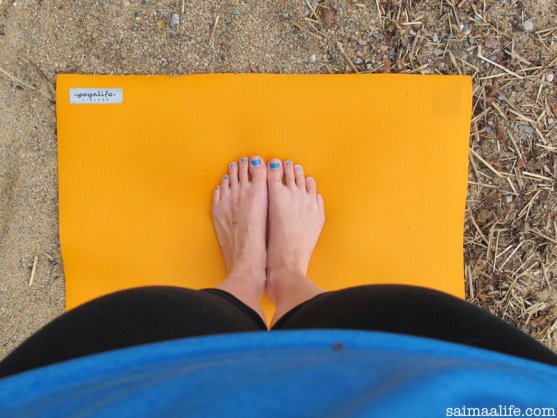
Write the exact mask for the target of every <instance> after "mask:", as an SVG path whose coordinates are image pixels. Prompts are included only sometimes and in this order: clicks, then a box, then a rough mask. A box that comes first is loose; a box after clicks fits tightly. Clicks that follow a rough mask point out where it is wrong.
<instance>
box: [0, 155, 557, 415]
mask: <svg viewBox="0 0 557 418" xmlns="http://www.w3.org/2000/svg"><path fill="white" fill-rule="evenodd" d="M331 169H332V170H335V169H342V168H341V167H331ZM227 171H228V172H227V174H225V175H223V177H222V179H221V181H220V184H219V185H217V186H216V188H215V189H214V191H213V195H212V209H211V213H212V219H213V223H214V227H215V231H216V235H217V238H218V241H219V244H220V247H221V249H222V253H223V257H224V262H225V266H226V278H225V279H224V280H223V282H222V283H221V284H220V285H219V286H218V288H211V289H202V290H192V289H187V288H180V287H173V286H147V287H140V288H134V289H128V290H124V291H121V292H115V293H112V294H110V295H106V296H103V297H100V298H97V299H95V300H92V301H90V302H88V303H86V304H84V305H81V306H79V307H77V308H75V309H73V310H71V311H69V312H66V313H65V314H63V315H62V316H60V317H59V318H57V319H55V320H54V321H52V322H51V323H50V324H47V325H46V326H45V327H43V328H42V329H41V330H39V331H38V332H37V333H35V334H34V335H33V336H31V337H30V338H29V339H27V340H26V341H25V342H24V343H23V344H21V345H20V346H19V347H18V348H16V349H15V350H14V351H13V352H12V353H11V354H10V355H9V356H8V357H7V358H6V359H5V360H4V361H3V362H1V363H0V377H6V376H11V375H14V374H17V373H20V372H23V371H26V370H31V369H33V368H37V367H41V366H45V365H50V364H55V363H58V362H62V361H64V360H68V359H74V358H79V357H84V356H89V355H91V354H95V353H102V352H108V351H111V350H116V349H119V348H123V347H130V346H137V345H140V344H145V343H153V342H160V341H168V340H176V339H182V338H192V337H200V336H208V335H212V334H229V335H230V334H231V333H232V334H235V333H248V334H249V333H251V332H261V331H268V329H267V326H266V318H265V315H264V313H263V310H262V308H261V306H260V300H261V298H262V296H263V293H264V292H265V290H266V291H267V293H268V295H269V297H270V299H271V301H272V302H273V303H274V304H275V306H276V312H275V315H274V317H273V318H272V321H271V327H270V329H271V331H276V330H308V331H309V330H324V329H328V330H364V331H370V332H375V333H377V334H373V333H372V334H370V335H383V337H381V338H386V337H385V335H391V337H390V338H393V337H392V335H393V334H394V335H399V336H400V338H402V336H415V337H425V338H426V340H427V341H428V343H427V344H434V345H435V344H441V343H442V342H451V343H456V344H458V345H459V347H461V348H460V349H463V350H464V349H465V347H476V348H481V349H484V350H489V351H490V352H492V353H495V352H498V353H503V354H507V355H510V356H515V357H518V358H521V359H529V360H533V361H534V362H538V363H543V364H545V365H552V366H556V365H557V355H555V353H553V352H552V351H551V350H549V349H547V348H546V347H544V346H543V345H542V344H540V343H539V342H537V341H536V340H534V339H533V338H531V337H529V336H528V335H526V334H525V333H523V332H522V331H520V330H519V329H518V328H516V327H514V326H512V325H510V324H507V323H505V322H504V321H502V320H500V319H498V318H496V317H495V316H493V315H491V314H490V313H488V312H487V311H485V310H483V309H480V308H479V307H476V306H474V305H472V304H470V303H467V302H465V301H462V300H460V299H458V298H456V297H454V296H451V295H449V294H446V293H443V292H439V291H436V290H433V289H428V288H424V287H418V286H405V285H366V286H355V287H350V288H347V289H342V290H337V291H326V290H324V289H321V288H320V287H318V286H317V285H315V283H313V282H312V281H311V280H310V278H308V277H307V269H308V265H309V262H310V258H311V254H312V252H313V250H314V248H315V246H316V244H317V241H318V239H319V235H320V233H321V230H322V228H323V226H324V224H325V206H324V199H323V196H322V195H321V194H320V193H318V192H317V184H316V182H315V180H314V179H313V178H311V177H306V176H305V175H304V169H303V167H302V166H301V165H300V164H295V163H294V162H293V161H290V160H286V161H284V163H283V162H282V161H281V160H279V159H277V158H273V159H271V160H269V162H268V163H265V161H264V160H263V158H262V157H261V156H259V155H253V156H251V157H249V158H248V157H242V158H240V160H239V162H231V163H230V164H229V165H228V170H227ZM354 175H357V172H355V173H354ZM267 222H268V241H267ZM401 256H402V255H401ZM384 333H390V334H384ZM270 334H271V335H273V334H274V333H273V332H271V333H270ZM236 335H237V336H238V337H237V338H240V335H243V337H242V338H244V337H245V334H236ZM297 335H298V337H297V338H301V337H300V336H299V334H297ZM229 338H230V339H233V338H236V337H234V336H233V335H231V336H230V337H229ZM245 338H247V337H245ZM378 338H379V337H378ZM192 341H194V340H193V339H192ZM227 341H232V340H227ZM293 341H294V340H293ZM424 344H425V343H424ZM339 347H341V348H340V349H342V344H341V345H340V346H339ZM114 353H117V351H114ZM393 355H394V354H393ZM422 355H425V354H423V353H422ZM493 355H494V354H493ZM432 356H434V353H433V354H432ZM284 364H285V365H286V364H288V362H286V363H284ZM446 364H448V363H446ZM285 367H286V366H285ZM0 389H1V387H0ZM0 392H1V390H0ZM455 406H458V405H455Z"/></svg>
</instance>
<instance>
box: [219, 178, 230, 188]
mask: <svg viewBox="0 0 557 418" xmlns="http://www.w3.org/2000/svg"><path fill="white" fill-rule="evenodd" d="M229 177H230V176H229V175H228V174H225V175H224V176H222V180H221V182H220V191H221V193H226V191H228V189H229V188H230V178H229Z"/></svg>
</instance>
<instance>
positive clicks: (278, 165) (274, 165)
mask: <svg viewBox="0 0 557 418" xmlns="http://www.w3.org/2000/svg"><path fill="white" fill-rule="evenodd" d="M269 167H271V168H279V167H280V163H271V164H269Z"/></svg>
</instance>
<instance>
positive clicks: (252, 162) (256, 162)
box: [251, 160, 261, 167]
mask: <svg viewBox="0 0 557 418" xmlns="http://www.w3.org/2000/svg"><path fill="white" fill-rule="evenodd" d="M260 164H261V160H252V161H251V165H253V166H255V167H257V166H258V165H260Z"/></svg>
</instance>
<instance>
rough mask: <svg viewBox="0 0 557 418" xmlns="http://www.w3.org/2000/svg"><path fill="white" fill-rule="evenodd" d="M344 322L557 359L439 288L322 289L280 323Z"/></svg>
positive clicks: (291, 325)
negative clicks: (329, 290) (323, 291)
mask: <svg viewBox="0 0 557 418" xmlns="http://www.w3.org/2000/svg"><path fill="white" fill-rule="evenodd" d="M308 328H328V329H332V328H341V329H361V330H370V331H383V332H392V333H399V334H409V335H416V336H420V337H427V338H435V339H439V340H444V341H450V342H454V343H459V344H464V345H470V346H474V347H479V348H484V349H487V350H492V351H498V352H501V353H505V354H511V355H515V356H519V357H524V358H528V359H531V360H536V361H541V362H544V363H549V364H553V365H557V355H556V354H555V353H553V352H552V351H551V350H549V349H548V348H546V347H545V346H543V345H542V344H540V343H539V342H538V341H536V340H535V339H533V338H532V337H530V336H528V335H527V334H525V333H524V332H522V331H521V330H519V329H518V328H517V327H515V326H513V325H511V324H508V323H506V322H505V321H503V320H501V319H499V318H497V317H496V316H495V315H492V314H491V313H489V312H488V311H486V310H484V309H481V308H479V307H477V306H475V305H472V304H471V303H468V302H465V301H463V300H461V299H459V298H456V297H454V296H452V295H449V294H447V293H444V292H439V291H437V290H433V289H428V288H424V287H418V286H404V285H368V286H356V287H350V288H347V289H343V290H338V291H334V292H326V293H322V294H320V295H318V296H316V297H313V298H312V299H310V300H308V301H306V302H305V303H302V304H300V305H299V306H297V307H295V308H294V309H292V310H291V311H290V312H288V313H287V314H286V315H284V316H283V317H282V318H281V319H280V320H279V321H278V322H277V323H276V324H275V325H274V326H273V328H272V329H273V330H280V329H283V330H284V329H308Z"/></svg>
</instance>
